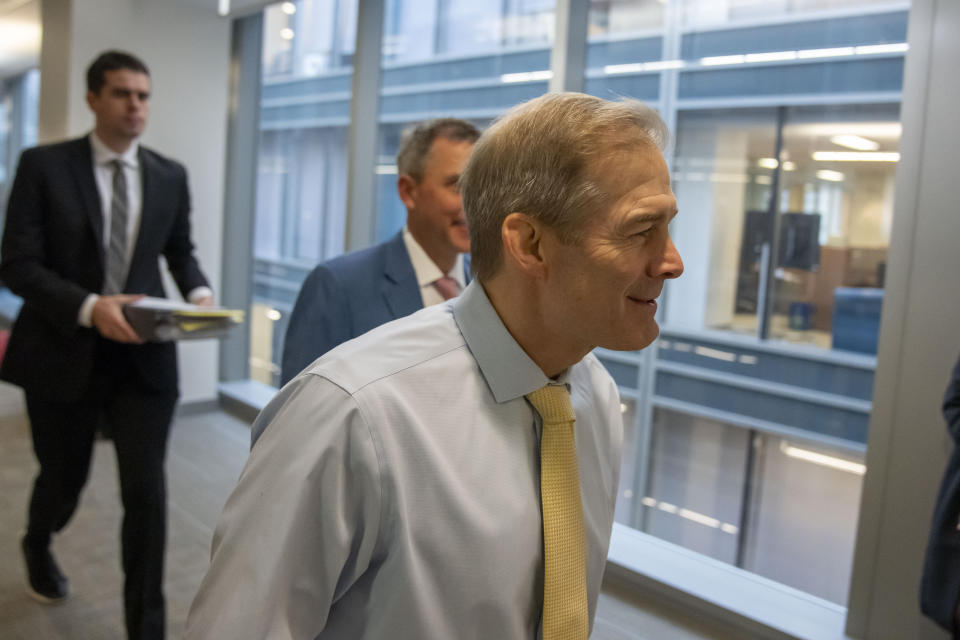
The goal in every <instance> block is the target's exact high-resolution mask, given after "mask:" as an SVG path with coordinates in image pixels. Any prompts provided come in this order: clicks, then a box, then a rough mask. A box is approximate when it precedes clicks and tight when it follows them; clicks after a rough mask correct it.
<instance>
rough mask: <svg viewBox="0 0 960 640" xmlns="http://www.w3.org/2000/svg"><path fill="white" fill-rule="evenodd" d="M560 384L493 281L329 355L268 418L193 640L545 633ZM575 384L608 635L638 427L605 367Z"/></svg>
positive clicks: (191, 623)
mask: <svg viewBox="0 0 960 640" xmlns="http://www.w3.org/2000/svg"><path fill="white" fill-rule="evenodd" d="M548 383H551V380H549V379H548V378H547V377H546V376H545V375H544V373H543V372H542V371H541V370H540V368H539V367H538V366H537V365H536V364H535V363H534V362H533V361H532V360H531V359H530V358H529V357H528V356H527V355H526V353H525V352H524V351H523V349H522V348H521V347H520V346H519V345H518V344H517V342H516V341H515V340H514V339H513V338H512V337H511V336H510V334H509V332H508V331H507V329H506V327H505V326H504V325H503V323H502V322H501V320H500V318H499V316H498V315H497V313H496V311H495V310H494V309H493V307H492V305H491V304H490V302H489V300H488V299H487V296H486V294H485V292H484V290H483V287H482V286H481V285H480V283H479V282H477V281H473V282H472V283H471V284H470V285H469V286H468V287H467V288H466V290H465V291H464V292H463V294H461V295H460V296H459V297H458V298H456V299H453V300H450V301H448V302H447V303H445V304H442V305H436V306H433V307H427V308H426V309H423V310H421V311H419V312H417V313H415V314H413V315H411V316H407V317H405V318H401V319H399V320H395V321H393V322H390V323H387V324H385V325H382V326H380V327H378V328H376V329H374V330H372V331H370V332H369V333H367V334H365V335H363V336H361V337H359V338H357V339H355V340H351V341H349V342H346V343H344V344H342V345H340V346H339V347H337V348H336V349H334V350H332V351H330V352H329V353H327V354H326V355H325V356H324V357H322V358H321V359H319V360H317V361H316V362H315V363H314V364H313V365H312V366H311V367H309V368H308V369H306V370H305V371H304V372H302V373H301V374H300V375H299V376H297V377H296V378H295V379H294V380H292V381H291V382H290V383H289V384H287V385H286V386H285V387H284V388H283V389H282V390H281V391H280V392H279V393H278V394H277V396H276V397H275V398H274V399H273V401H272V402H271V403H270V404H269V405H268V406H267V407H266V408H265V409H264V410H263V412H261V414H260V416H259V417H258V418H257V421H256V423H255V424H254V427H253V434H252V437H253V439H254V441H255V442H254V445H253V448H252V451H251V454H250V458H249V460H248V461H247V464H246V467H245V468H244V471H243V473H242V475H241V477H240V480H239V482H238V484H237V487H236V489H235V490H234V492H233V494H232V495H231V496H230V498H229V499H228V501H227V504H226V506H225V507H224V511H223V514H222V516H221V518H220V522H219V524H218V525H217V529H216V532H215V534H214V540H213V553H212V560H211V566H210V569H209V571H208V573H207V575H206V576H205V578H204V580H203V583H202V585H201V586H200V590H199V592H198V594H197V596H196V599H195V600H194V602H193V606H192V607H191V610H190V614H189V617H188V620H187V631H186V637H187V638H188V639H189V640H199V639H207V638H234V639H244V638H251V639H253V638H256V639H261V638H270V639H271V640H285V639H292V638H319V639H323V640H326V639H331V638H332V639H343V640H347V639H349V640H358V639H359V640H363V639H373V638H378V639H382V638H390V639H391V640H394V639H395V640H414V639H416V640H423V639H427V640H429V639H433V638H436V639H437V640H449V639H450V638H457V639H463V638H466V639H469V638H477V639H491V638H496V639H497V640H510V639H518V640H519V639H521V638H522V639H527V640H532V639H534V638H536V637H537V635H538V633H539V632H540V631H539V627H540V617H541V610H542V606H543V535H542V526H543V524H542V519H541V511H540V486H539V485H540V456H539V442H540V440H539V439H540V419H539V416H538V415H537V413H536V411H534V410H533V408H532V407H531V406H530V404H529V403H528V402H527V400H526V399H525V398H524V395H525V394H527V393H529V392H531V391H534V390H536V389H539V388H540V387H542V386H544V385H546V384H548ZM554 383H559V384H567V385H568V387H569V388H570V390H571V399H572V403H573V406H574V408H575V411H576V416H577V419H576V423H575V438H576V446H577V462H578V466H579V472H580V490H581V499H582V505H583V514H584V519H583V520H584V527H585V534H586V535H585V537H586V544H587V553H586V561H587V567H586V572H587V594H588V604H589V615H590V621H591V626H592V622H593V618H594V614H595V612H596V605H597V598H598V595H599V592H600V584H601V581H602V577H603V570H604V566H605V563H606V556H607V548H608V545H609V542H610V533H611V529H612V526H613V513H614V503H615V499H616V491H617V482H618V476H619V466H620V447H621V441H622V436H623V425H622V422H621V416H620V400H619V396H618V394H617V388H616V385H615V384H614V382H613V380H612V379H611V377H610V375H609V374H608V373H607V372H606V370H605V369H604V368H603V366H602V365H601V364H600V363H599V361H598V360H597V359H596V357H594V356H593V355H592V354H590V355H588V356H586V357H585V358H584V359H583V360H581V361H580V362H579V363H577V364H576V365H574V366H573V367H571V368H570V369H569V370H568V371H567V372H565V374H564V375H563V376H561V377H560V379H559V380H558V381H556V382H554Z"/></svg>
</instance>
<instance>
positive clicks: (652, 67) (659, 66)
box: [643, 60, 686, 71]
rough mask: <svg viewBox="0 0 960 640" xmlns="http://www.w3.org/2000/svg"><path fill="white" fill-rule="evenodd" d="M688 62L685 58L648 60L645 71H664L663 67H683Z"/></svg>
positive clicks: (644, 67) (644, 66)
mask: <svg viewBox="0 0 960 640" xmlns="http://www.w3.org/2000/svg"><path fill="white" fill-rule="evenodd" d="M685 65H686V63H685V62H684V61H683V60H659V61H657V62H647V63H646V64H644V65H643V69H644V70H645V71H662V70H663V69H682V68H683V67H684V66H685Z"/></svg>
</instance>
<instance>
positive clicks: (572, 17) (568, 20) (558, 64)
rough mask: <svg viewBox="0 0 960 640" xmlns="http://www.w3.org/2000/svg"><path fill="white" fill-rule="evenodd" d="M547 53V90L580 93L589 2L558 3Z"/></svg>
mask: <svg viewBox="0 0 960 640" xmlns="http://www.w3.org/2000/svg"><path fill="white" fill-rule="evenodd" d="M554 12H555V14H554V15H555V17H556V29H555V30H554V36H553V49H552V50H551V51H550V71H552V72H553V75H552V76H551V77H550V85H549V87H550V91H583V88H584V86H585V84H586V75H585V74H586V70H587V17H588V16H589V14H590V3H589V2H584V0H557V4H556V6H555V8H554Z"/></svg>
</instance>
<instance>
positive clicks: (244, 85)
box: [220, 13, 263, 381]
mask: <svg viewBox="0 0 960 640" xmlns="http://www.w3.org/2000/svg"><path fill="white" fill-rule="evenodd" d="M232 28H233V34H232V37H231V52H230V62H231V64H230V89H229V90H230V102H229V104H230V105H231V107H232V108H231V109H230V111H229V112H228V114H227V118H228V119H227V151H226V167H225V181H224V199H223V212H224V215H223V219H224V224H223V251H222V253H221V255H222V264H221V268H222V274H223V277H222V281H221V288H222V291H221V292H220V302H221V304H223V306H225V307H228V308H233V309H249V308H250V305H251V303H252V301H253V288H254V286H253V263H254V257H253V230H254V223H255V216H256V202H257V183H258V177H257V164H258V160H259V144H260V95H261V73H262V70H261V63H262V47H263V14H262V13H257V14H253V15H249V16H246V17H243V18H237V19H235V20H234V21H233V26H232ZM228 219H229V223H228V222H227V221H228ZM249 377H250V334H249V331H245V332H243V331H235V332H232V333H231V334H229V335H228V336H227V337H226V338H224V339H223V340H222V341H221V343H220V380H222V381H232V380H244V379H246V378H249Z"/></svg>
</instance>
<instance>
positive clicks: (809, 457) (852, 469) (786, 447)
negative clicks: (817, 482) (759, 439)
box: [780, 440, 867, 476]
mask: <svg viewBox="0 0 960 640" xmlns="http://www.w3.org/2000/svg"><path fill="white" fill-rule="evenodd" d="M780 451H782V452H783V453H785V454H786V455H787V456H789V457H791V458H796V459H797V460H805V461H806V462H812V463H813V464H819V465H821V466H824V467H830V468H832V469H839V470H840V471H847V472H849V473H854V474H856V475H858V476H862V475H863V474H864V473H866V471H867V466H866V465H865V464H861V463H859V462H853V461H851V460H844V459H843V458H837V457H834V456H828V455H826V454H823V453H817V452H816V451H810V450H809V449H801V448H799V447H794V446H791V445H790V444H788V443H787V441H786V440H781V441H780Z"/></svg>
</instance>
